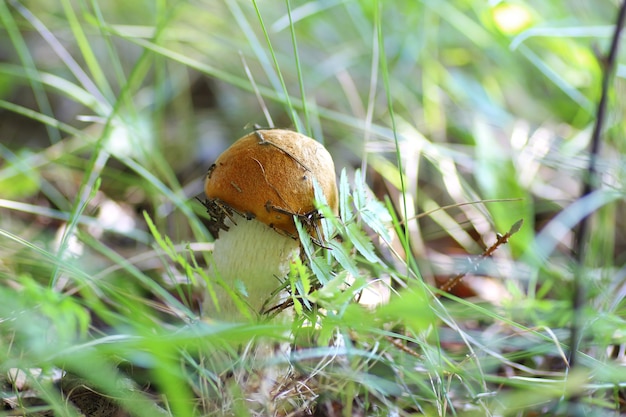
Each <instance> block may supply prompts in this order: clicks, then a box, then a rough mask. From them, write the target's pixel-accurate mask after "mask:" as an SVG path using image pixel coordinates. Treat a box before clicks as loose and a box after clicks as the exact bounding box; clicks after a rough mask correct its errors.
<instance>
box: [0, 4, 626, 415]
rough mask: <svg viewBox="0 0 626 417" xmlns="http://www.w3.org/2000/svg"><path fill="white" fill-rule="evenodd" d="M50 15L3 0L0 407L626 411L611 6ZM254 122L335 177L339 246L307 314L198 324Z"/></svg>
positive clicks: (311, 270) (309, 292) (322, 266)
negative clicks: (571, 357) (215, 217)
mask: <svg viewBox="0 0 626 417" xmlns="http://www.w3.org/2000/svg"><path fill="white" fill-rule="evenodd" d="M49 3H50V2H43V1H40V0H34V1H29V2H19V1H17V0H16V1H9V2H0V39H1V40H2V42H0V45H1V46H0V54H1V55H2V57H3V59H2V62H0V126H2V128H1V129H0V132H2V133H1V135H2V137H1V140H0V280H1V283H2V285H1V286H0V346H1V347H2V348H1V349H0V383H1V384H2V398H3V400H4V402H3V404H4V410H0V415H11V413H13V412H14V411H15V410H21V411H23V412H25V413H26V414H28V415H53V414H44V413H45V412H47V411H50V412H51V413H54V414H55V415H79V412H78V411H77V409H76V408H74V407H73V406H72V405H71V404H72V403H74V404H77V405H78V406H79V408H81V409H82V412H83V413H84V414H85V415H98V414H96V411H91V412H89V411H87V408H86V407H89V406H91V407H95V406H96V405H98V404H100V406H101V407H103V409H107V410H116V409H117V408H121V409H124V410H126V411H128V412H129V413H131V415H137V416H154V415H173V416H208V415H216V416H217V415H232V416H248V415H263V416H266V415H277V416H287V415H293V416H306V415H318V416H333V415H343V416H352V415H372V416H375V415H380V416H387V415H400V416H411V415H427V416H431V415H436V416H484V415H487V416H530V415H563V416H565V415H572V413H573V412H574V411H575V410H578V411H580V412H581V413H586V414H585V415H597V416H605V415H616V416H617V415H621V414H623V413H625V412H626V408H624V401H625V398H626V396H625V389H626V378H624V377H623V374H624V366H625V365H626V362H625V358H624V354H623V352H622V353H620V351H619V348H620V345H621V346H622V347H623V344H624V343H626V340H625V336H624V328H626V323H625V321H624V320H625V317H626V302H625V301H624V299H625V295H626V292H625V290H624V288H625V279H624V262H625V260H626V256H625V250H624V248H625V243H626V236H625V235H624V232H623V230H624V220H623V218H624V203H623V202H624V198H625V194H626V192H625V187H624V179H625V177H626V175H625V172H624V168H623V167H624V166H626V164H625V162H626V161H624V144H623V140H622V138H623V136H624V132H625V127H624V123H623V121H622V117H621V116H620V115H621V114H622V113H623V110H624V102H623V100H622V98H621V97H622V94H621V91H622V90H623V86H624V59H623V54H621V55H620V59H619V60H618V68H617V75H616V77H615V78H614V80H613V82H612V84H611V91H610V96H609V98H610V100H609V117H608V119H607V120H606V125H605V130H604V135H603V142H602V148H601V154H600V159H599V170H600V173H601V178H602V186H601V187H600V188H599V190H598V191H596V192H595V193H594V194H593V195H592V196H591V197H590V198H589V201H588V203H589V204H583V203H582V202H581V201H580V200H579V199H578V198H579V194H580V189H581V183H582V181H583V178H584V177H585V175H586V174H585V170H586V166H587V159H588V144H589V137H590V132H591V130H592V128H593V124H594V122H595V111H596V110H595V109H596V106H597V104H596V103H597V102H598V100H599V94H600V84H601V78H602V76H603V72H602V68H601V66H600V65H599V64H598V59H597V55H598V54H604V53H606V50H607V49H608V45H609V43H610V38H611V36H612V34H613V27H612V26H611V25H613V23H614V21H615V16H616V13H617V9H616V7H615V6H614V5H612V4H610V3H607V2H604V3H597V4H596V3H595V2H585V1H582V0H574V1H570V2H565V3H564V2H546V1H519V2H510V3H504V2H491V3H489V2H480V1H474V0H455V1H446V2H441V1H431V0H424V1H421V2H413V1H398V2H386V1H375V2H368V1H351V0H337V1H311V2H301V1H293V0H292V1H290V0H286V1H285V2H271V3H270V2H266V1H254V2H247V1H224V2H186V1H170V2H167V1H163V0H162V1H157V2H153V1H143V2H130V1H127V2H121V1H107V2H102V1H97V0H79V1H76V2H70V1H67V0H63V1H60V2H54V3H53V4H49ZM515 7H517V8H515ZM510 8H512V9H510ZM507 10H513V12H514V13H512V14H511V15H510V16H513V17H517V18H523V19H521V20H520V21H519V24H520V25H522V26H521V27H519V28H515V27H514V23H515V22H513V23H511V22H509V23H507V24H505V23H503V20H502V19H504V17H503V16H505V14H504V12H506V11H507ZM254 124H258V125H261V126H276V127H285V128H292V129H296V130H299V131H301V132H303V133H307V134H308V135H310V136H312V137H314V138H316V139H317V140H319V141H321V142H323V143H324V144H325V145H326V147H327V148H328V149H329V150H330V152H331V154H332V155H333V157H334V158H335V164H336V167H337V171H338V172H337V174H338V184H339V190H340V208H339V215H338V216H337V217H336V218H335V217H334V216H333V215H332V213H328V212H324V214H325V216H326V220H325V222H324V227H325V228H326V230H327V231H331V232H332V234H334V235H335V236H336V238H334V239H330V240H329V241H328V242H326V243H327V244H326V245H325V246H327V247H328V248H329V249H326V248H324V247H319V246H316V245H313V244H312V243H311V242H309V241H308V240H307V233H305V232H304V230H301V238H302V240H303V242H302V243H303V245H304V248H305V250H304V253H305V256H304V262H303V263H302V264H299V265H294V268H293V270H292V274H291V275H290V276H289V277H287V278H286V280H285V287H289V288H290V289H291V291H292V297H291V298H290V301H292V302H293V304H294V306H293V307H290V308H293V309H294V310H295V318H294V320H293V323H291V322H289V323H285V322H284V321H282V320H280V319H276V318H274V319H267V320H263V321H260V322H258V321H254V320H242V322H240V323H221V322H219V321H217V320H213V319H212V318H207V317H201V316H200V315H199V301H200V299H201V298H202V296H203V293H204V289H203V285H204V284H203V283H204V282H207V281H211V280H213V279H214V277H211V276H209V275H208V265H209V264H210V262H211V258H210V256H211V240H212V238H211V236H210V234H209V233H208V230H207V216H206V214H205V213H204V207H203V206H202V205H201V204H200V203H199V202H198V201H197V200H196V199H195V197H197V196H198V197H201V198H202V191H203V180H204V175H205V174H206V170H207V169H208V167H209V166H210V165H211V164H212V163H213V161H214V160H215V158H216V157H217V156H218V155H219V153H220V152H221V151H222V150H223V149H225V148H226V147H227V146H228V144H230V143H231V142H233V141H234V140H236V139H237V138H238V137H241V136H243V135H244V134H246V133H247V132H249V131H250V130H251V128H252V126H253V125H254ZM468 203H470V204H468ZM588 214H590V215H591V216H592V217H591V233H590V237H589V241H588V244H587V252H586V257H585V259H584V260H583V261H582V262H580V261H579V260H578V258H577V257H576V254H574V253H573V249H574V247H575V246H574V230H575V227H576V225H577V223H578V222H579V221H580V220H581V219H582V218H583V217H584V216H586V215H588ZM520 219H523V221H524V225H523V227H522V228H521V229H520V230H519V231H518V232H517V233H515V234H513V235H512V236H511V237H510V239H509V240H508V243H507V244H506V245H501V246H500V247H499V248H498V250H497V251H496V253H495V255H494V256H493V257H490V258H487V259H485V260H483V261H482V262H477V261H476V260H477V258H478V256H479V255H480V254H481V253H482V252H483V250H484V249H485V248H487V247H489V246H491V245H492V244H494V242H496V240H497V239H498V237H497V234H498V233H499V234H504V233H505V232H507V231H508V230H509V229H510V228H511V226H513V224H515V223H516V222H517V221H518V220H520ZM472 259H473V261H472ZM461 273H467V275H466V276H465V278H464V281H463V285H461V286H460V287H456V288H455V289H454V290H455V291H454V292H453V293H452V294H449V293H446V292H442V291H440V290H439V289H438V287H439V286H441V284H442V281H445V280H446V279H449V278H451V277H454V276H456V275H458V274H461ZM577 274H579V276H581V277H583V285H584V290H585V291H584V303H583V308H582V309H581V310H580V311H577V312H574V311H573V310H572V299H573V293H574V282H575V279H574V277H575V276H576V275H577ZM211 282H212V281H211ZM320 284H323V285H321V286H320ZM372 288H373V289H376V290H377V291H380V292H383V293H389V294H390V299H389V301H388V302H386V303H384V304H383V305H378V306H376V307H372V308H367V307H365V306H364V305H363V303H364V302H365V298H366V296H367V295H368V294H371V293H370V292H369V291H368V290H370V289H372ZM358 300H361V303H360V302H359V301H358ZM575 314H578V316H577V317H578V318H579V319H580V320H579V322H580V323H581V325H582V327H581V329H580V330H581V335H582V339H581V343H580V345H579V347H578V348H579V352H578V356H577V358H578V359H577V366H576V367H574V368H572V369H570V368H568V365H567V358H568V353H569V348H570V346H569V344H570V339H569V335H570V326H571V324H572V320H574V316H575ZM286 344H289V345H291V354H290V356H288V355H286V354H285V353H284V352H283V351H281V350H280V349H279V347H280V348H284V347H285V345H286ZM17 369H20V370H21V371H22V375H31V374H33V375H36V376H29V377H27V378H26V380H27V383H26V384H24V383H22V382H16V381H14V379H15V378H14V376H15V372H17V371H16V370H17ZM59 370H63V371H64V372H65V376H64V377H63V378H60V377H59ZM10 375H13V377H12V376H10ZM68 398H69V399H70V401H68ZM81 401H82V402H81ZM81 404H82V405H81ZM315 413H317V414H315Z"/></svg>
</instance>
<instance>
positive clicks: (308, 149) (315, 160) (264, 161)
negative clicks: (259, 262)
mask: <svg viewBox="0 0 626 417" xmlns="http://www.w3.org/2000/svg"><path fill="white" fill-rule="evenodd" d="M335 178H336V177H335V166H334V163H333V160H332V157H331V156H330V154H329V153H328V151H327V150H326V148H324V146H323V145H322V144H320V143H319V142H317V141H315V140H314V139H311V138H309V137H307V136H304V135H302V134H300V133H297V132H293V131H290V130H282V129H270V130H257V131H255V132H252V133H250V134H248V135H246V136H244V137H243V138H241V139H239V140H237V141H236V142H235V143H234V144H233V145H232V146H230V147H229V148H228V149H226V150H225V151H224V153H222V154H221V155H220V156H219V157H218V158H217V160H216V161H215V164H214V165H213V166H212V167H211V168H210V169H209V173H208V174H207V178H206V182H205V186H204V190H205V193H206V196H207V198H208V200H207V208H208V209H209V213H211V208H210V205H211V204H212V205H213V206H214V207H215V206H216V205H217V206H218V209H217V211H218V212H219V211H220V210H221V211H223V212H224V214H223V215H222V217H221V219H217V220H218V223H221V225H218V226H219V227H221V228H224V229H226V230H227V227H225V226H224V225H223V222H222V220H223V218H224V215H226V212H229V210H231V212H229V215H230V214H232V211H233V210H234V211H236V212H238V213H239V214H241V215H243V216H244V217H247V218H250V219H251V218H255V219H256V220H258V221H260V222H263V223H265V224H266V225H268V226H270V227H272V228H274V229H278V230H280V231H282V232H285V233H286V234H288V235H291V236H294V237H295V236H297V231H296V226H295V224H294V221H293V216H294V215H298V216H302V217H303V218H305V217H307V216H310V215H311V214H312V213H316V207H315V191H314V187H313V181H314V180H315V181H317V183H318V184H319V187H320V189H321V190H322V192H323V193H324V196H325V198H326V202H327V203H328V206H329V207H330V208H331V210H332V211H333V212H335V213H336V212H337V200H338V198H337V182H336V179H335ZM218 217H219V216H218ZM219 227H218V230H219Z"/></svg>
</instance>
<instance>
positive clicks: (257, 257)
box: [203, 215, 300, 320]
mask: <svg viewBox="0 0 626 417" xmlns="http://www.w3.org/2000/svg"><path fill="white" fill-rule="evenodd" d="M234 220H235V222H236V223H237V224H236V225H235V224H233V223H232V222H231V221H230V220H228V219H226V222H225V223H226V225H227V226H228V227H229V230H228V231H225V230H220V232H219V237H218V238H217V239H216V240H215V245H214V249H213V265H212V266H211V268H210V269H209V278H215V277H216V276H219V277H220V278H221V279H222V280H223V282H224V283H225V284H226V285H228V286H229V287H230V288H231V289H233V290H234V291H236V292H237V291H238V289H239V288H241V287H243V288H245V292H246V293H247V297H245V296H244V297H242V298H243V299H244V300H245V301H246V302H247V303H248V304H249V305H250V307H251V308H252V310H253V311H254V312H259V311H260V310H261V307H263V304H264V303H265V302H266V301H267V300H268V299H269V298H270V296H271V294H272V293H273V292H274V291H275V290H276V289H277V288H278V287H279V286H280V284H281V282H282V280H283V279H284V278H285V277H286V276H287V275H288V274H289V269H290V264H291V262H292V261H294V260H295V259H296V258H297V257H298V256H299V254H300V245H299V242H298V241H297V240H296V239H292V238H290V237H288V236H285V235H283V234H280V233H279V232H277V231H276V230H273V229H272V228H270V227H269V226H267V225H265V224H264V223H262V222H259V221H257V220H247V219H245V218H244V217H241V216H239V215H235V216H234ZM209 285H211V286H212V288H213V289H214V290H215V295H216V297H217V301H218V305H219V308H217V306H215V304H214V301H213V299H212V297H211V294H210V293H209V295H208V296H207V297H206V298H205V300H204V308H203V309H204V311H205V313H206V314H207V316H209V317H213V318H218V319H225V320H228V319H236V318H240V317H241V313H240V312H239V310H238V308H237V306H236V304H235V302H234V301H233V299H232V297H231V296H230V295H229V294H228V292H227V291H225V290H223V289H222V288H221V287H220V286H219V285H217V283H216V280H215V279H212V281H211V282H210V283H209ZM276 301H278V300H276Z"/></svg>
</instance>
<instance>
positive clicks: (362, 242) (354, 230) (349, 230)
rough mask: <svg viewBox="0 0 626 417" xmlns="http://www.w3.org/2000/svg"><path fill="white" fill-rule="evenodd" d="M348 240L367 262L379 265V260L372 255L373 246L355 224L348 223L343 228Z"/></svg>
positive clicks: (374, 254)
mask: <svg viewBox="0 0 626 417" xmlns="http://www.w3.org/2000/svg"><path fill="white" fill-rule="evenodd" d="M345 231H346V234H347V235H348V239H349V240H350V242H351V243H352V244H353V245H354V247H355V248H356V249H357V250H358V251H359V253H360V254H361V255H363V256H364V257H365V259H367V260H368V261H369V262H372V263H379V262H380V259H379V258H378V256H376V253H374V245H373V244H372V241H371V240H370V239H369V237H368V236H367V235H366V234H365V232H364V231H363V230H362V229H361V228H359V226H358V225H357V224H356V223H350V224H349V225H347V226H346V228H345Z"/></svg>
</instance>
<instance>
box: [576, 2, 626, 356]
mask: <svg viewBox="0 0 626 417" xmlns="http://www.w3.org/2000/svg"><path fill="white" fill-rule="evenodd" d="M625 19H626V1H624V2H622V5H621V7H620V10H619V14H618V17H617V22H616V24H615V32H614V33H613V40H612V41H611V48H610V49H609V54H608V56H607V57H606V59H600V63H601V64H602V68H603V70H604V73H603V78H602V91H601V95H600V101H599V102H598V109H597V113H596V120H595V125H594V128H593V133H592V136H591V149H590V151H589V165H588V168H587V178H586V181H585V182H584V186H583V191H582V194H581V198H585V197H587V196H589V195H590V194H591V193H592V192H593V191H594V190H595V189H596V188H597V187H598V167H597V163H598V161H597V160H598V154H599V151H600V141H601V136H602V128H603V125H604V119H605V114H606V102H607V99H608V91H609V85H610V82H611V80H612V78H613V73H614V72H615V66H616V60H617V52H618V50H619V40H620V35H621V32H622V29H623V27H624V20H625ZM589 218H590V214H587V215H585V216H584V217H583V218H582V219H581V221H580V223H579V224H578V228H577V230H576V235H575V236H576V242H575V245H574V250H575V253H574V257H575V258H576V260H577V261H578V264H579V265H580V266H581V267H580V268H579V270H578V273H576V275H575V277H574V291H573V295H572V309H573V311H574V317H573V319H572V325H571V329H570V352H569V364H570V366H571V367H573V366H574V365H575V364H576V362H577V357H576V356H577V351H578V347H579V343H580V340H579V339H580V336H579V333H580V322H581V319H582V317H581V314H580V313H581V310H582V306H583V304H584V302H585V290H584V281H585V279H584V277H583V276H582V265H583V263H584V260H585V254H586V243H587V236H588V228H589Z"/></svg>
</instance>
